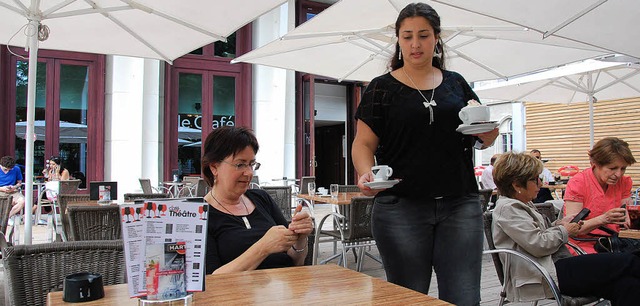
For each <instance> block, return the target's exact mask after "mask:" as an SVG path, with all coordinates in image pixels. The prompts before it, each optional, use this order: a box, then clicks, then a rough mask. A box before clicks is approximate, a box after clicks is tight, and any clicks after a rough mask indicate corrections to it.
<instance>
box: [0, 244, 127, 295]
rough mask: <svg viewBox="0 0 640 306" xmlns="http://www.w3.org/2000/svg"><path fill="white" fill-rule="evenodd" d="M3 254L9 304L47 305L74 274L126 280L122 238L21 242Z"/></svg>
mask: <svg viewBox="0 0 640 306" xmlns="http://www.w3.org/2000/svg"><path fill="white" fill-rule="evenodd" d="M2 255H3V256H2V260H3V261H4V269H5V275H4V285H5V287H6V290H5V292H6V294H7V295H8V296H7V301H9V305H45V304H46V301H47V294H48V293H49V292H52V291H60V290H62V285H63V282H64V278H65V276H67V275H69V274H73V273H79V272H88V271H90V272H92V273H100V274H102V282H103V284H104V285H105V286H107V285H116V284H123V283H125V282H126V276H125V272H126V268H125V260H124V258H125V257H124V248H123V243H122V240H116V241H74V242H54V243H44V244H32V245H18V246H13V247H8V248H6V249H4V250H3V253H2Z"/></svg>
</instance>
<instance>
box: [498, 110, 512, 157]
mask: <svg viewBox="0 0 640 306" xmlns="http://www.w3.org/2000/svg"><path fill="white" fill-rule="evenodd" d="M500 145H501V149H502V153H504V152H508V151H511V150H513V123H512V120H511V118H508V119H506V120H504V121H503V122H502V123H501V124H500Z"/></svg>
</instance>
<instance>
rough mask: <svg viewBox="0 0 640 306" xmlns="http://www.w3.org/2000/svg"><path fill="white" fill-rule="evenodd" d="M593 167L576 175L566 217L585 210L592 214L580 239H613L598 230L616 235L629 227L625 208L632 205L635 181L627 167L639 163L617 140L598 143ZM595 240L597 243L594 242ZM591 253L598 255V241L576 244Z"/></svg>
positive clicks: (568, 194) (569, 190)
mask: <svg viewBox="0 0 640 306" xmlns="http://www.w3.org/2000/svg"><path fill="white" fill-rule="evenodd" d="M589 161H590V163H591V167H590V168H588V169H585V170H583V171H582V172H580V173H578V174H576V175H574V176H573V177H572V178H571V180H569V183H567V190H566V192H565V194H564V201H565V204H564V209H565V214H567V215H570V214H577V213H578V212H580V211H581V210H582V208H588V209H589V210H591V212H590V213H589V216H587V218H586V219H585V220H584V226H583V227H582V228H581V229H580V231H579V232H578V237H579V238H593V236H589V235H588V234H589V233H593V234H596V235H604V236H609V234H607V233H605V232H604V231H602V230H599V229H598V227H600V226H606V227H608V228H610V229H612V230H614V231H616V232H619V231H620V225H626V226H627V227H629V222H630V220H629V217H628V214H627V213H626V210H625V209H624V208H621V206H622V205H623V204H631V203H632V200H631V188H632V186H633V182H632V181H631V177H629V176H625V175H624V173H625V171H626V170H627V167H628V166H630V165H633V164H634V163H635V162H636V160H635V158H634V157H633V154H632V153H631V150H630V149H629V144H628V143H627V142H626V141H624V140H621V139H619V138H616V137H607V138H603V139H601V140H600V141H598V142H597V143H596V144H595V145H594V146H593V148H592V149H591V150H590V151H589ZM592 240H593V239H592ZM572 242H574V243H575V244H577V245H578V246H580V247H581V248H582V249H583V250H584V251H585V252H587V253H595V252H596V250H595V249H594V245H595V241H575V240H574V241H572Z"/></svg>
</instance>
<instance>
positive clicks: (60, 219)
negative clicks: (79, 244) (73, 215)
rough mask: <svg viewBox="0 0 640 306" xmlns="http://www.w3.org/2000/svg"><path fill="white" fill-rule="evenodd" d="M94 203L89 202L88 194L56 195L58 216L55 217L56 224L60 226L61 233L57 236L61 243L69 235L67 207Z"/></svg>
mask: <svg viewBox="0 0 640 306" xmlns="http://www.w3.org/2000/svg"><path fill="white" fill-rule="evenodd" d="M87 202H96V201H91V200H90V198H89V195H88V194H59V195H58V209H59V212H57V213H59V216H56V223H57V224H61V226H62V232H60V233H59V235H60V236H61V238H62V241H67V237H68V235H69V231H70V229H69V218H68V217H67V207H68V206H69V204H71V205H73V203H87Z"/></svg>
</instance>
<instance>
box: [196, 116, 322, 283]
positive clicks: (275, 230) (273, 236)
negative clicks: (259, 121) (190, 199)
mask: <svg viewBox="0 0 640 306" xmlns="http://www.w3.org/2000/svg"><path fill="white" fill-rule="evenodd" d="M257 152H258V141H257V139H256V137H255V135H254V134H253V132H252V131H251V130H249V129H247V128H244V127H231V126H227V127H221V128H218V129H215V130H214V131H213V132H211V134H209V136H208V137H207V139H206V141H205V143H204V155H203V157H202V174H203V175H204V179H205V181H206V182H207V184H209V186H211V192H209V193H208V194H207V195H206V196H205V197H204V200H205V201H206V202H207V203H209V209H208V222H209V223H208V232H207V253H206V265H207V266H206V270H207V273H229V272H239V271H248V270H255V269H267V268H279V267H290V266H294V265H302V264H304V258H305V256H306V254H307V252H308V250H307V242H308V238H307V237H308V235H309V234H310V233H311V231H312V230H313V221H312V220H311V216H310V215H309V213H307V212H305V211H301V209H302V207H301V206H298V207H297V208H296V214H295V215H294V216H293V217H292V218H291V223H288V222H287V221H286V219H285V218H284V216H283V215H282V212H281V211H280V208H279V207H278V206H277V204H276V203H275V202H274V201H273V199H272V198H271V197H270V196H269V195H268V194H267V193H266V192H265V191H264V190H261V189H249V183H250V182H251V179H252V178H253V173H254V171H255V170H258V168H259V167H260V163H258V162H256V153H257Z"/></svg>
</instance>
